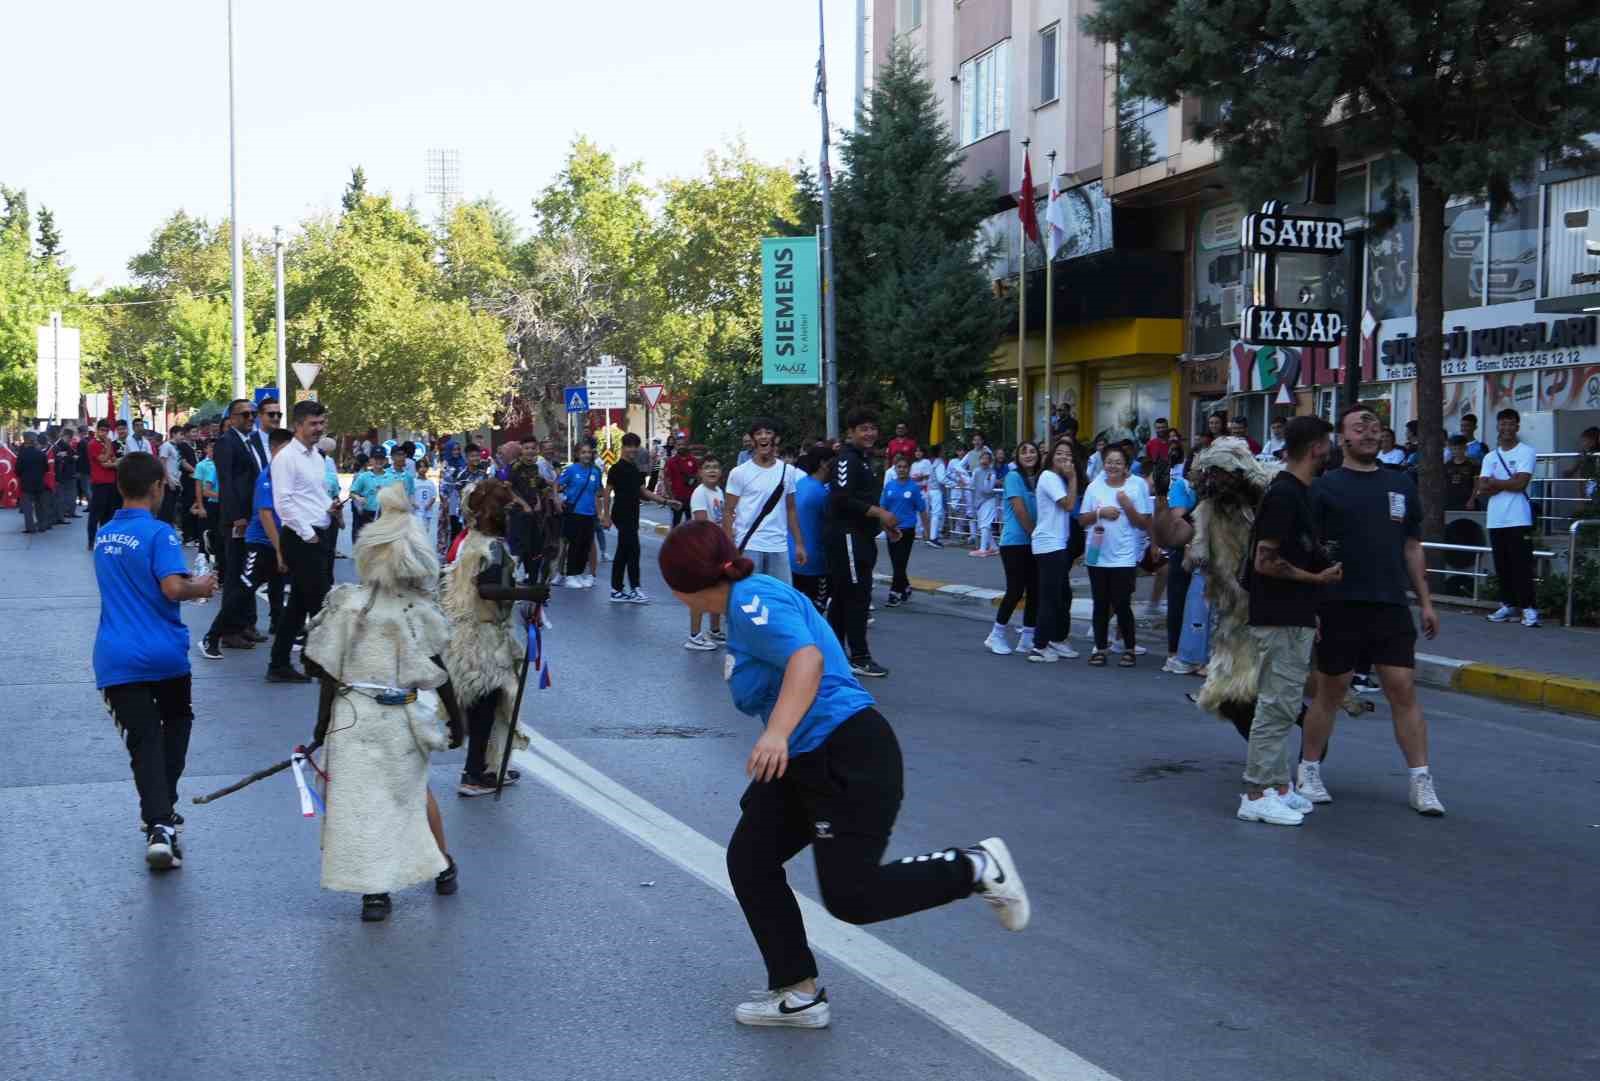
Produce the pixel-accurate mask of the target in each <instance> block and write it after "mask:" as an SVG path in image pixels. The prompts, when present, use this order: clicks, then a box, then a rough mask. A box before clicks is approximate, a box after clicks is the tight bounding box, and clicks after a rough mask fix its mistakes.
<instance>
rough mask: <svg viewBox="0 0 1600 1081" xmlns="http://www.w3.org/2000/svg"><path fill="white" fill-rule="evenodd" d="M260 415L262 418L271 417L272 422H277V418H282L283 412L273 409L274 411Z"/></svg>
mask: <svg viewBox="0 0 1600 1081" xmlns="http://www.w3.org/2000/svg"><path fill="white" fill-rule="evenodd" d="M261 415H262V416H264V417H271V418H272V419H273V420H277V419H278V418H279V417H281V416H283V411H282V410H279V409H274V410H272V411H270V412H267V413H263V414H261Z"/></svg>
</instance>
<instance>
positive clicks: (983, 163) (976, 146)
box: [961, 129, 1011, 195]
mask: <svg viewBox="0 0 1600 1081" xmlns="http://www.w3.org/2000/svg"><path fill="white" fill-rule="evenodd" d="M961 152H962V153H963V154H965V155H966V159H965V160H964V161H962V163H961V182H962V183H963V184H965V185H967V187H969V188H975V187H977V186H978V185H979V184H982V183H983V180H984V178H985V177H993V178H994V182H995V186H996V187H997V188H999V189H1000V193H1001V194H1002V195H1004V194H1006V193H1007V192H1008V191H1010V190H1011V132H1010V130H1009V129H1007V130H1003V131H997V132H995V133H994V134H993V135H986V136H984V137H983V138H982V139H979V140H978V141H977V142H975V143H972V144H970V145H968V146H965V147H963V148H962V151H961Z"/></svg>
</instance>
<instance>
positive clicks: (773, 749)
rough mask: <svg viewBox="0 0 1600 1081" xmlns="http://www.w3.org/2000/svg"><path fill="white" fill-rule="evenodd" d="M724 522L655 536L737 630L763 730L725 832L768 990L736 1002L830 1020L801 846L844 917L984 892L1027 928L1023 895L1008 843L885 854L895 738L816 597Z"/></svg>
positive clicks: (735, 670) (732, 682) (738, 673)
mask: <svg viewBox="0 0 1600 1081" xmlns="http://www.w3.org/2000/svg"><path fill="white" fill-rule="evenodd" d="M753 571H754V564H752V563H751V562H750V560H748V559H745V558H744V557H742V556H741V555H740V554H739V552H738V550H737V549H735V548H734V546H733V542H732V541H730V540H729V539H728V537H727V534H725V533H724V532H723V531H722V530H721V529H720V528H718V527H717V526H715V525H712V524H711V523H710V522H691V523H689V524H687V525H683V526H680V527H679V528H677V529H674V530H673V531H672V532H671V533H669V534H668V535H667V539H666V541H665V542H664V543H663V544H662V546H661V576H662V577H663V578H665V579H666V582H667V585H668V586H669V587H671V589H672V594H673V596H675V597H677V598H678V599H679V600H680V601H682V602H683V603H684V604H685V605H687V606H688V607H689V608H690V609H691V610H696V611H699V612H703V613H705V614H708V615H720V616H722V617H723V618H724V621H725V622H724V625H725V626H726V627H727V630H728V653H727V656H726V657H725V659H724V662H723V678H724V679H725V680H727V683H728V690H729V692H730V693H731V694H732V695H733V704H734V706H735V707H737V708H738V709H739V710H740V711H741V712H743V713H748V714H750V715H751V716H753V717H759V718H761V719H762V721H763V722H764V723H765V730H764V731H763V732H762V733H761V736H760V738H758V739H757V740H756V745H755V748H754V749H753V750H752V751H751V752H750V758H749V761H748V762H747V763H746V765H745V773H746V774H747V775H748V776H749V777H750V779H751V784H750V787H749V788H748V789H747V790H746V791H745V794H744V798H743V799H741V800H740V801H739V807H740V810H741V811H742V812H743V813H742V815H741V816H740V819H739V825H738V826H737V827H736V828H735V829H734V831H733V838H732V840H730V841H729V842H728V877H729V879H730V880H731V881H732V883H733V891H734V894H735V896H737V897H738V899H739V905H740V907H741V908H743V909H744V914H745V919H746V920H748V921H749V924H750V930H751V932H752V933H753V934H754V935H755V938H756V945H757V947H758V948H759V949H760V950H761V956H762V958H763V959H764V960H765V961H766V965H767V988H768V992H767V994H766V995H764V996H762V997H761V998H758V999H756V1000H755V1001H753V1002H745V1003H742V1004H741V1005H740V1006H739V1007H738V1008H737V1009H736V1010H735V1011H734V1018H735V1019H736V1020H737V1021H739V1022H740V1023H741V1024H745V1025H787V1026H796V1027H801V1028H821V1027H823V1026H824V1025H826V1024H827V1023H828V995H827V992H826V991H825V990H823V989H822V988H820V987H819V986H818V985H817V962H816V959H815V958H814V957H813V956H812V955H811V951H810V949H809V948H807V946H806V929H805V924H804V923H803V922H802V920H801V918H800V907H799V905H798V904H796V903H795V898H794V894H793V893H792V892H791V891H790V889H789V884H788V881H787V879H785V877H784V873H783V865H784V863H786V862H787V861H788V860H789V859H790V858H791V857H793V856H794V855H796V854H797V853H799V852H800V850H801V849H803V848H805V847H806V846H807V845H811V846H812V852H813V853H814V855H815V858H816V861H817V882H818V884H819V885H820V887H821V890H822V903H823V904H824V905H825V906H826V907H827V909H828V911H829V912H831V913H832V914H833V915H834V916H836V917H838V918H839V919H841V920H844V921H845V922H847V923H854V924H863V923H876V922H878V921H879V920H889V919H894V918H895V917H897V916H904V915H907V914H909V913H912V912H920V911H922V910H923V909H926V908H934V907H936V906H938V905H942V904H947V903H949V902H951V901H955V900H958V899H960V898H962V897H966V896H969V895H970V894H972V893H977V894H978V895H979V896H981V897H982V898H983V899H984V900H986V901H988V902H989V903H990V904H991V905H993V906H994V909H995V913H996V915H998V916H999V918H1000V922H1001V923H1002V924H1003V925H1004V926H1005V927H1006V928H1007V929H1008V930H1012V931H1020V930H1022V929H1023V928H1024V927H1026V926H1027V924H1028V915H1029V912H1028V895H1027V892H1026V891H1025V890H1024V889H1023V886H1022V879H1021V876H1020V875H1018V873H1017V869H1016V865H1015V864H1014V863H1013V862H1012V859H1011V853H1010V852H1009V850H1007V848H1006V845H1005V842H1004V841H1002V840H1000V838H998V837H991V838H989V839H988V840H986V841H983V842H981V843H979V844H976V845H972V846H971V847H967V848H948V849H945V850H943V851H941V852H932V853H929V854H927V855H922V856H907V857H906V858H904V859H902V860H899V861H897V862H894V863H888V864H884V863H880V861H881V860H882V858H883V852H884V849H885V848H887V847H888V844H889V834H890V832H891V831H892V830H893V828H894V820H895V815H896V814H897V813H898V812H899V810H900V798H901V794H902V791H903V778H902V768H901V761H900V745H899V743H898V742H897V741H896V740H895V736H894V730H893V729H891V728H890V727H889V722H888V721H886V720H884V718H883V715H882V714H880V713H879V712H878V711H877V709H876V708H875V706H874V703H873V700H872V696H871V695H869V694H868V693H867V692H866V691H865V690H864V689H863V688H862V686H861V684H860V683H859V682H858V681H857V680H856V678H855V676H853V675H851V673H850V662H849V661H848V660H847V659H846V657H845V654H844V650H843V649H842V648H841V647H840V645H839V639H838V638H837V636H835V634H834V632H833V630H832V629H831V628H830V627H829V626H828V623H827V621H826V620H824V619H823V617H822V616H821V615H819V614H818V612H817V609H816V606H815V605H814V604H812V603H811V601H810V600H809V599H808V598H806V597H805V596H804V595H803V594H801V593H799V592H798V591H796V590H795V589H794V588H793V587H791V586H789V585H787V584H786V583H784V582H780V581H779V580H778V579H776V578H770V577H768V576H767V575H764V574H755V573H753Z"/></svg>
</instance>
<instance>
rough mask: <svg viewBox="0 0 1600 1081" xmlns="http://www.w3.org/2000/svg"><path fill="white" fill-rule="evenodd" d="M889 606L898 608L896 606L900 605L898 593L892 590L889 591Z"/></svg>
mask: <svg viewBox="0 0 1600 1081" xmlns="http://www.w3.org/2000/svg"><path fill="white" fill-rule="evenodd" d="M889 607H890V608H898V607H900V594H898V593H893V592H891V593H890V594H889Z"/></svg>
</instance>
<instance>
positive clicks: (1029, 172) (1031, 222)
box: [1017, 150, 1039, 244]
mask: <svg viewBox="0 0 1600 1081" xmlns="http://www.w3.org/2000/svg"><path fill="white" fill-rule="evenodd" d="M1017 217H1018V219H1019V220H1021V222H1022V233H1023V235H1024V236H1026V237H1027V238H1028V239H1029V240H1031V241H1033V242H1034V243H1035V244H1037V243H1039V212H1038V208H1037V207H1036V206H1035V205H1034V200H1033V164H1032V163H1031V162H1030V161H1029V160H1028V152H1027V151H1026V150H1024V151H1023V152H1022V190H1021V191H1019V192H1017Z"/></svg>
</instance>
